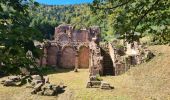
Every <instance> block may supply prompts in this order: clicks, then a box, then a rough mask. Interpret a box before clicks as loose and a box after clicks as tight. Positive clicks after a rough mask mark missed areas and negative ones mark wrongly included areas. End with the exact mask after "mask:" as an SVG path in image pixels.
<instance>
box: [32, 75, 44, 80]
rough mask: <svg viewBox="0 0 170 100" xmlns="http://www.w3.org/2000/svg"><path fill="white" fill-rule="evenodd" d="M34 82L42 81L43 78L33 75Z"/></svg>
mask: <svg viewBox="0 0 170 100" xmlns="http://www.w3.org/2000/svg"><path fill="white" fill-rule="evenodd" d="M31 77H32V78H33V80H42V77H41V76H40V75H32V76H31Z"/></svg>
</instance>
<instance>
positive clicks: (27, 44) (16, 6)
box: [0, 0, 42, 73]
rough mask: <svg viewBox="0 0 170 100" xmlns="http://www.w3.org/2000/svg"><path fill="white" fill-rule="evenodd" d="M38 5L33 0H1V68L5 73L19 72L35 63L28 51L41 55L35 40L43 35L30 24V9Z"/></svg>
mask: <svg viewBox="0 0 170 100" xmlns="http://www.w3.org/2000/svg"><path fill="white" fill-rule="evenodd" d="M37 5H38V3H36V2H34V1H33V0H1V1H0V55H1V56H0V65H1V67H0V70H3V71H4V72H5V73H19V72H20V68H22V67H26V68H28V69H29V68H30V65H34V64H35V63H34V59H29V58H28V57H27V56H26V52H27V51H32V53H33V56H34V57H36V58H38V57H39V53H40V52H39V49H38V48H36V47H35V46H34V42H33V41H34V40H38V41H41V40H42V35H41V34H40V32H39V31H38V30H37V29H35V28H33V27H30V26H29V24H30V21H31V19H30V17H29V9H30V8H32V9H34V7H36V6H37Z"/></svg>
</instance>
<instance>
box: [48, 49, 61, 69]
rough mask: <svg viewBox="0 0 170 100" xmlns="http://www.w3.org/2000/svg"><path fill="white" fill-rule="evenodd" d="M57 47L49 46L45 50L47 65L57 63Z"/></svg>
mask: <svg viewBox="0 0 170 100" xmlns="http://www.w3.org/2000/svg"><path fill="white" fill-rule="evenodd" d="M58 51H59V49H58V47H56V46H50V47H49V48H48V50H47V65H50V66H56V65H57V53H58Z"/></svg>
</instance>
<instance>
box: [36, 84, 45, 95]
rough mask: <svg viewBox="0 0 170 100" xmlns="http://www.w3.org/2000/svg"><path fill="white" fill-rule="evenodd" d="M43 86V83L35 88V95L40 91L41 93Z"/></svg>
mask: <svg viewBox="0 0 170 100" xmlns="http://www.w3.org/2000/svg"><path fill="white" fill-rule="evenodd" d="M42 86H43V83H38V84H37V85H35V87H34V91H35V93H37V92H38V91H41V87H42Z"/></svg>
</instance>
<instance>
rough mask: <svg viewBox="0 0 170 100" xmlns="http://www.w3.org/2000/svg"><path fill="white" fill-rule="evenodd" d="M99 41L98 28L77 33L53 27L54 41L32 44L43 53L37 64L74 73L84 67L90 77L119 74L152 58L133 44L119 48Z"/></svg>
mask: <svg viewBox="0 0 170 100" xmlns="http://www.w3.org/2000/svg"><path fill="white" fill-rule="evenodd" d="M100 40H101V38H100V28H99V27H97V26H94V27H89V28H82V29H80V30H76V29H75V28H74V27H73V26H71V25H59V26H58V27H56V28H55V34H54V39H53V40H48V41H45V42H44V43H35V44H36V46H37V47H39V48H41V49H42V50H43V51H44V54H43V55H42V57H41V58H40V59H37V64H38V65H39V66H53V67H59V68H66V69H74V70H75V71H78V69H81V68H87V69H89V71H90V76H94V75H98V74H99V75H120V74H122V73H124V72H126V71H127V70H128V69H129V68H130V66H131V65H136V64H140V63H143V62H145V61H146V59H148V58H149V59H150V58H152V57H151V56H152V55H153V54H152V53H151V52H150V51H149V50H148V49H146V48H144V47H142V45H140V44H139V43H138V42H135V41H134V42H133V43H128V42H126V43H125V44H124V46H123V48H121V49H120V48H117V47H116V44H115V43H114V42H112V43H109V42H105V43H101V42H100ZM148 55H150V57H149V56H148Z"/></svg>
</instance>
